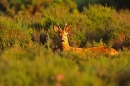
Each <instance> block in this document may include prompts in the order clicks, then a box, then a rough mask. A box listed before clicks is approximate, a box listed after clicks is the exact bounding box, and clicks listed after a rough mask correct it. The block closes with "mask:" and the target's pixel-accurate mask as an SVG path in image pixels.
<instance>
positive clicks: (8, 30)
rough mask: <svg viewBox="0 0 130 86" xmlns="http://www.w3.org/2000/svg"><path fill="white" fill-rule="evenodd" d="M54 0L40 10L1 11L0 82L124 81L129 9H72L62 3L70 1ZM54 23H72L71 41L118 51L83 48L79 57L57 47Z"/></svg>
mask: <svg viewBox="0 0 130 86" xmlns="http://www.w3.org/2000/svg"><path fill="white" fill-rule="evenodd" d="M5 1H6V0H5ZM22 1H24V0H21V1H20V0H19V1H18V3H22ZM27 1H28V0H27ZM33 1H35V0H32V1H29V2H28V3H30V2H31V3H32V2H33ZM60 1H61V2H60ZM63 1H64V0H57V1H56V3H62V2H63ZM69 1H70V2H69ZM39 2H40V0H39ZM41 2H42V0H41ZM43 2H44V1H43ZM64 2H65V1H64ZM26 3H27V2H26ZM33 3H35V4H36V3H37V4H38V2H33ZM56 3H53V4H54V5H50V6H46V8H44V10H40V11H39V12H40V14H41V15H32V14H31V13H30V14H29V15H23V14H22V13H21V14H16V15H14V16H7V15H6V16H5V15H0V51H1V52H0V85H1V86H23V85H24V86H86V85H87V86H99V85H100V86H129V85H130V83H129V82H130V78H129V76H130V56H129V53H130V51H129V46H130V30H129V29H130V16H129V14H130V12H129V11H128V10H121V11H120V12H117V11H116V10H115V9H113V8H111V7H104V6H102V5H89V6H88V7H84V9H83V11H82V12H74V11H72V8H71V6H69V5H68V6H67V5H66V4H65V3H71V0H66V2H65V3H62V5H57V4H56ZM71 4H72V3H71ZM27 7H28V6H27ZM27 10H28V9H27ZM30 15H31V16H30ZM58 23H59V25H60V26H61V27H62V28H63V27H64V25H65V23H67V24H70V25H71V29H70V33H69V35H68V38H69V43H70V45H71V46H73V47H91V46H100V45H105V46H108V47H114V48H116V49H117V50H118V52H119V55H117V56H109V55H94V54H90V53H89V52H88V53H87V52H86V55H85V56H84V57H83V56H81V55H79V54H76V53H74V52H71V51H70V52H66V51H64V52H61V51H59V50H58V48H59V39H58V35H57V33H55V32H54V30H53V25H54V24H58Z"/></svg>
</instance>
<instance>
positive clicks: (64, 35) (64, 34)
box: [54, 25, 71, 42]
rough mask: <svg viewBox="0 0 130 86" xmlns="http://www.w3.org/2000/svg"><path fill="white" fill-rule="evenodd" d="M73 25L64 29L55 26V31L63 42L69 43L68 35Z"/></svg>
mask: <svg viewBox="0 0 130 86" xmlns="http://www.w3.org/2000/svg"><path fill="white" fill-rule="evenodd" d="M70 27H71V25H68V26H67V25H65V26H64V29H61V28H60V26H57V25H54V30H55V32H57V33H58V34H59V37H60V41H61V42H68V37H67V35H68V33H69V31H70Z"/></svg>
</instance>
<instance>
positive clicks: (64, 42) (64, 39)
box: [54, 25, 118, 56]
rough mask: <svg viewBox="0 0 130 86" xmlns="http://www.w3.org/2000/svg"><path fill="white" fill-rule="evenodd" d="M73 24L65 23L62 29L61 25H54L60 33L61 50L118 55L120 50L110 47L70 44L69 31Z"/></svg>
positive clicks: (83, 53) (82, 53)
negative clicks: (76, 46) (72, 45)
mask: <svg viewBox="0 0 130 86" xmlns="http://www.w3.org/2000/svg"><path fill="white" fill-rule="evenodd" d="M70 27H71V25H68V26H67V25H65V27H64V29H61V28H60V26H57V25H54V30H55V32H57V33H58V34H59V37H60V45H61V46H60V50H61V51H70V50H71V51H73V52H74V53H79V54H81V55H83V56H84V55H85V53H86V52H90V53H92V54H108V55H112V56H113V55H117V54H118V52H117V51H116V50H115V49H113V48H108V47H105V46H98V47H91V48H74V47H71V46H70V45H69V42H68V33H69V30H70Z"/></svg>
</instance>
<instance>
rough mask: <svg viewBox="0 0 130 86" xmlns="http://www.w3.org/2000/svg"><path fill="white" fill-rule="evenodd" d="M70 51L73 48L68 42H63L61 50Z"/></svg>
mask: <svg viewBox="0 0 130 86" xmlns="http://www.w3.org/2000/svg"><path fill="white" fill-rule="evenodd" d="M70 49H71V47H70V45H69V42H68V40H67V41H62V42H61V50H62V51H66V50H70Z"/></svg>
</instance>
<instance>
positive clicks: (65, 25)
mask: <svg viewBox="0 0 130 86" xmlns="http://www.w3.org/2000/svg"><path fill="white" fill-rule="evenodd" d="M66 27H67V22H66V23H65V27H64V30H65V29H66Z"/></svg>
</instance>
